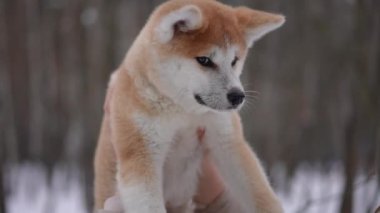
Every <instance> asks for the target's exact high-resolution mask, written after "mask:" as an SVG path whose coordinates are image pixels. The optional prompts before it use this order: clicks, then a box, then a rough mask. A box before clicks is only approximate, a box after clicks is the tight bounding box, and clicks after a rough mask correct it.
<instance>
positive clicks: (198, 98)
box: [194, 94, 206, 106]
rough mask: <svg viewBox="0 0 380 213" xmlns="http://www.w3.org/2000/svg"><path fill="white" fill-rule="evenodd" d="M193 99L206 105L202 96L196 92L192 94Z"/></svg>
mask: <svg viewBox="0 0 380 213" xmlns="http://www.w3.org/2000/svg"><path fill="white" fill-rule="evenodd" d="M194 98H195V100H196V101H197V102H198V103H199V104H200V105H204V106H206V103H205V102H204V101H203V99H202V97H201V96H200V95H198V94H195V95H194Z"/></svg>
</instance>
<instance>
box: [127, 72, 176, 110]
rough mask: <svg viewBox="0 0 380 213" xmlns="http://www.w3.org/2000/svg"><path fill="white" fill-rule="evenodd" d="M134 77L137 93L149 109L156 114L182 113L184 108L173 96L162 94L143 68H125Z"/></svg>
mask: <svg viewBox="0 0 380 213" xmlns="http://www.w3.org/2000/svg"><path fill="white" fill-rule="evenodd" d="M123 71H126V72H127V74H128V75H129V76H130V77H131V79H133V81H132V82H133V84H134V87H135V89H136V93H137V94H138V95H139V97H140V98H141V100H142V101H143V102H144V103H145V105H146V106H147V108H148V109H149V111H151V112H153V113H155V114H172V113H181V112H183V109H182V108H181V107H180V106H179V105H178V104H176V103H175V102H174V101H173V100H172V99H171V98H169V97H167V96H165V95H164V94H162V93H161V92H160V91H159V90H158V88H157V87H156V86H155V85H154V84H153V83H152V82H151V81H150V80H149V78H148V76H147V75H146V72H143V71H142V70H133V69H128V70H126V69H124V70H123Z"/></svg>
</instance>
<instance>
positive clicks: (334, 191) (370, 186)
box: [5, 164, 380, 213]
mask: <svg viewBox="0 0 380 213" xmlns="http://www.w3.org/2000/svg"><path fill="white" fill-rule="evenodd" d="M7 171H8V172H7V174H9V176H7V177H6V180H5V181H6V186H7V188H8V189H9V192H10V193H9V194H8V197H7V200H6V203H7V213H24V212H25V213H68V212H70V213H85V212H87V211H86V209H85V205H84V197H83V192H82V191H81V189H82V188H81V184H80V178H79V177H80V176H79V175H73V174H72V173H75V172H70V175H69V173H68V172H67V170H66V169H63V168H60V169H56V170H55V171H54V172H53V178H52V181H51V184H50V187H49V186H48V184H47V178H46V172H45V170H44V169H43V168H42V167H41V166H38V165H35V164H32V165H31V164H26V165H22V166H18V167H12V168H11V169H8V170H7ZM279 171H281V170H279ZM275 174H276V176H277V179H278V180H277V181H276V182H278V183H279V186H281V187H278V188H279V190H278V192H277V193H278V194H279V196H280V198H281V200H282V202H283V204H284V207H285V210H286V212H287V213H296V212H299V213H317V212H318V213H320V212H323V213H335V212H338V208H339V204H340V199H341V193H342V188H343V183H344V181H343V176H342V169H341V167H339V166H336V168H335V169H331V170H330V172H327V173H326V172H321V170H320V169H316V168H309V167H306V166H304V167H301V168H299V169H298V171H297V172H296V174H295V176H294V178H293V179H292V180H290V184H289V187H288V188H287V190H285V189H284V188H285V187H284V186H285V184H284V183H282V184H281V180H282V181H283V178H281V172H277V173H275ZM375 179H376V178H375V177H373V178H371V179H368V178H366V177H364V176H362V175H359V176H358V177H357V179H356V181H355V182H356V183H355V188H356V189H355V195H354V200H355V203H354V208H355V211H354V212H355V213H364V212H366V211H367V210H368V209H369V208H370V209H371V212H374V208H375V206H376V205H377V206H378V205H380V186H379V185H378V184H377V182H376V180H375Z"/></svg>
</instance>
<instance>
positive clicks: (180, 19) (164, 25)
mask: <svg viewBox="0 0 380 213" xmlns="http://www.w3.org/2000/svg"><path fill="white" fill-rule="evenodd" d="M202 20H203V17H202V12H201V10H200V9H199V8H198V7H197V6H195V5H186V6H183V7H181V8H179V9H177V10H174V11H172V12H170V13H168V14H167V15H165V16H163V17H162V18H161V20H160V22H159V24H158V26H157V28H156V29H155V31H156V32H155V33H156V36H157V38H158V40H159V41H160V42H161V43H167V42H169V41H170V40H172V39H173V37H174V33H175V31H181V32H188V31H192V30H196V29H199V28H200V27H201V26H202Z"/></svg>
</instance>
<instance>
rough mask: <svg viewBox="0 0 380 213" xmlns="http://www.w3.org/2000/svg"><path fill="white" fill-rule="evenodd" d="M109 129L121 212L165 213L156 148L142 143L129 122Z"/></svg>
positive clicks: (159, 151) (143, 141) (161, 156)
mask: <svg viewBox="0 0 380 213" xmlns="http://www.w3.org/2000/svg"><path fill="white" fill-rule="evenodd" d="M123 127H124V128H123ZM126 127H128V128H126ZM113 128H114V141H113V142H114V143H115V151H116V155H117V164H118V165H117V183H118V190H119V194H120V197H121V201H122V204H123V208H124V211H125V212H126V213H152V212H154V213H165V212H166V210H165V205H164V199H163V193H162V165H163V153H161V150H160V149H159V145H158V144H156V142H154V141H149V140H147V139H145V138H144V137H143V135H142V134H141V133H140V132H139V131H138V130H137V129H133V124H131V123H129V122H124V121H122V120H119V121H118V124H117V125H115V126H113Z"/></svg>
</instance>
